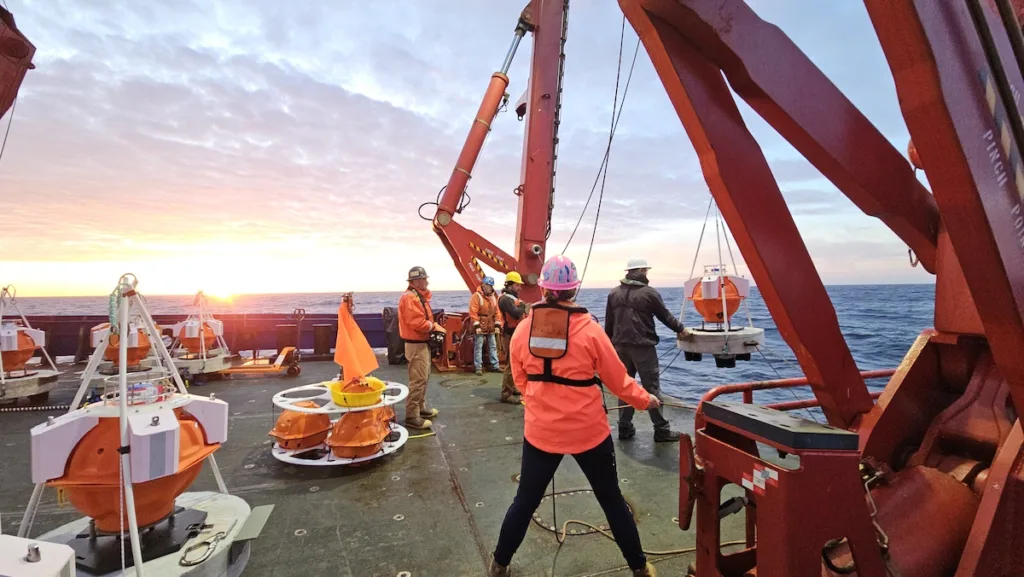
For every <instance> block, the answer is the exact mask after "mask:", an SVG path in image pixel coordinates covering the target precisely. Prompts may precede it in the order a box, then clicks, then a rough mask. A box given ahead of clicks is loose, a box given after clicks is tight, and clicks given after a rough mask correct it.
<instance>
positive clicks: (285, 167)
mask: <svg viewBox="0 0 1024 577" xmlns="http://www.w3.org/2000/svg"><path fill="white" fill-rule="evenodd" d="M6 1H7V5H8V7H9V9H10V10H11V12H12V13H13V14H14V16H15V19H16V20H17V22H18V25H19V28H21V30H22V31H23V32H24V33H25V35H26V36H27V37H28V38H29V39H30V40H31V41H32V42H33V43H34V44H35V45H36V46H37V48H38V52H37V53H36V57H35V64H36V69H35V70H31V71H29V73H28V76H27V78H26V80H25V82H24V85H23V87H22V89H21V93H20V96H19V98H18V101H17V106H16V111H15V114H14V117H13V124H12V127H11V130H10V136H9V140H8V142H7V145H6V151H5V152H4V155H3V157H2V160H0V197H2V199H3V207H4V209H3V210H4V223H3V229H2V230H3V232H2V234H0V285H3V284H7V283H13V284H15V285H17V287H18V290H19V294H21V295H25V296H47V295H91V294H106V293H109V292H110V290H111V288H112V287H113V286H114V284H115V283H116V281H117V278H118V276H119V275H120V274H121V273H124V272H133V273H135V274H136V275H137V276H138V278H139V280H140V289H144V290H145V292H147V293H149V294H188V293H193V292H195V291H196V290H198V289H204V290H206V291H207V292H210V293H213V294H229V293H234V294H240V293H271V292H339V291H349V290H354V291H367V290H400V289H402V288H403V287H404V278H405V274H406V271H407V270H408V269H409V267H410V266H413V265H422V266H424V267H426V268H427V270H428V271H429V273H430V274H431V284H432V288H436V289H456V288H463V285H462V282H461V280H460V278H459V276H458V275H457V273H456V271H455V268H454V266H453V265H452V263H451V261H450V259H449V257H448V255H447V253H446V252H445V250H444V249H443V247H442V246H441V243H440V241H439V240H438V239H437V237H436V236H435V235H434V234H433V232H432V231H431V228H430V223H429V222H427V221H423V220H421V219H420V218H419V217H418V216H417V213H416V209H417V207H418V206H419V205H420V204H421V203H423V202H425V201H432V200H434V198H435V196H436V194H437V191H438V189H439V188H441V186H443V185H444V184H445V182H446V181H447V178H448V175H449V174H450V172H451V169H452V166H453V165H454V162H455V160H456V157H457V156H458V152H459V149H460V147H461V145H462V143H463V140H464V138H465V133H466V131H467V130H468V128H469V125H470V121H471V120H472V118H473V115H474V113H475V111H476V109H477V107H478V105H479V100H480V98H481V96H482V95H483V91H484V89H485V87H486V85H487V82H488V80H489V77H490V75H491V73H492V72H493V71H494V70H496V69H497V68H499V67H500V65H501V61H502V59H503V57H504V56H505V52H506V50H507V49H508V45H509V43H510V41H511V39H512V30H513V28H514V27H515V24H516V20H517V18H518V15H519V12H520V10H521V9H522V7H523V1H522V0H520V1H516V2H510V1H506V0H502V1H493V0H491V1H480V0H444V1H440V0H407V1H404V2H399V1H397V0H374V1H373V2H369V1H361V2H357V1H352V0H348V1H331V2H313V1H309V0H296V1H294V2H280V1H278V0H275V1H269V0H222V1H218V2H214V1H207V0H195V1H189V0H167V1H163V0H161V1H156V0H133V1H130V2H126V1H117V2H115V1H113V0H109V1H108V0H6ZM751 5H752V6H753V7H754V9H755V11H757V12H758V14H759V15H761V17H763V18H765V19H766V20H769V21H771V22H773V23H775V24H777V25H778V26H779V27H781V28H782V29H783V30H784V31H786V32H787V33H788V34H789V35H790V37H791V38H792V39H793V40H794V41H795V42H796V44H797V45H798V46H799V47H801V48H802V49H803V50H804V51H805V52H806V53H807V54H808V55H809V56H810V58H811V59H812V60H813V61H814V62H815V63H816V64H817V65H818V66H819V67H820V68H821V69H822V70H823V71H824V72H825V73H826V74H827V75H828V76H829V77H830V78H831V79H832V80H833V82H835V84H836V85H837V86H838V87H839V88H840V89H841V90H842V91H843V92H845V93H846V94H847V96H848V97H849V98H850V99H851V100H852V101H853V103H854V104H856V105H857V106H858V107H859V108H860V109H861V110H862V111H863V112H864V113H865V114H866V115H867V116H868V117H869V118H870V119H871V120H872V121H873V122H874V123H875V124H876V125H877V126H878V127H879V129H880V130H881V131H882V132H883V133H884V134H885V136H886V137H887V138H889V140H890V141H892V142H893V143H894V144H895V145H896V146H897V148H898V149H899V150H901V151H902V150H905V148H906V143H907V139H908V134H907V130H906V128H905V126H904V122H903V119H902V116H901V114H900V110H899V107H898V103H897V99H896V93H895V89H894V87H893V82H892V77H891V75H890V74H889V72H888V68H887V66H886V63H885V60H884V57H883V54H882V51H881V49H880V48H879V46H878V43H877V40H876V39H875V37H874V33H873V30H872V28H871V25H870V22H869V20H868V17H867V14H866V13H865V10H864V7H863V4H862V3H861V2H854V1H829V2H822V1H821V0H760V1H757V2H751ZM621 18H622V14H621V12H620V11H619V9H618V7H617V5H616V3H615V2H610V1H604V0H602V1H598V0H574V1H573V2H572V8H571V10H570V14H569V32H568V34H569V40H568V43H567V45H566V53H567V57H566V71H565V84H564V97H563V118H562V120H563V123H562V126H561V128H560V138H561V142H560V145H559V160H558V176H557V191H556V197H555V202H556V206H555V212H554V222H553V232H552V235H551V242H550V244H549V251H550V252H551V253H554V252H558V251H560V250H561V249H562V247H563V246H564V244H565V241H566V239H567V238H568V235H569V232H570V231H571V230H572V227H573V225H574V224H575V222H576V219H577V218H578V217H579V214H580V211H581V209H582V207H583V202H584V201H585V199H586V197H587V194H588V193H589V191H590V187H591V184H592V182H593V180H594V177H595V174H596V171H597V168H598V164H599V162H600V160H601V157H602V155H603V153H604V146H605V143H606V141H607V137H608V134H607V133H608V124H609V116H610V114H611V106H612V95H613V91H614V84H615V74H616V57H617V53H618V40H619V30H620V25H621ZM635 43H636V35H635V34H634V33H633V31H632V30H631V29H630V28H629V26H628V24H627V28H626V41H625V44H626V47H627V48H626V51H627V55H626V60H627V62H628V60H629V57H631V56H632V50H633V47H634V46H635ZM531 44H532V43H531V42H530V41H529V40H527V41H525V42H524V43H523V46H522V47H521V48H520V51H519V54H518V56H517V59H516V62H515V64H514V65H513V67H512V70H511V71H510V74H509V76H510V78H511V85H510V88H509V92H510V93H511V94H512V98H513V100H515V99H518V97H519V96H520V95H521V94H522V92H523V90H524V88H525V85H526V80H527V78H526V76H527V69H528V62H529V53H530V48H531ZM623 74H625V71H624V73H623ZM741 109H742V110H743V112H744V116H745V119H746V120H747V122H748V125H749V127H750V128H751V130H752V131H753V132H754V134H755V136H756V137H757V138H758V141H759V142H760V143H761V145H762V147H763V149H764V152H765V155H766V156H767V158H768V159H769V162H770V164H771V166H772V169H773V171H774V173H775V176H776V178H777V179H778V180H779V183H780V185H781V187H782V189H783V192H784V194H785V196H786V197H787V200H788V201H789V203H790V207H791V210H792V212H793V214H794V216H795V218H796V221H797V224H798V226H799V227H800V229H801V231H802V233H803V234H804V238H805V239H806V242H807V244H808V246H809V249H810V252H811V254H812V256H813V257H814V259H815V263H816V265H817V267H818V270H819V272H820V274H821V276H822V278H823V279H824V281H825V282H826V284H850V283H865V284H868V283H888V282H893V283H903V282H931V278H932V277H930V276H929V275H928V274H927V273H925V272H924V271H923V270H921V269H920V268H916V269H915V268H911V267H910V266H909V264H908V259H907V249H906V246H905V245H904V244H903V243H902V242H900V240H899V239H898V238H897V237H896V236H895V235H894V234H893V233H891V232H890V231H889V230H888V229H887V228H885V227H884V226H883V225H882V224H881V223H880V222H879V221H877V220H875V219H873V218H870V217H867V216H864V215H863V214H862V213H860V212H859V211H858V210H857V209H856V207H854V205H853V204H852V203H851V202H849V201H848V200H847V199H846V198H845V197H844V196H842V195H841V194H840V193H839V192H838V191H837V190H836V189H835V188H834V187H833V186H832V185H831V184H830V183H828V181H826V180H825V179H824V178H823V177H822V176H821V175H820V174H819V173H818V172H817V171H816V170H815V169H814V168H813V167H812V166H811V165H810V164H808V163H807V162H806V161H804V160H803V159H802V158H801V157H800V156H799V155H798V154H797V153H796V151H795V150H794V149H793V148H791V147H790V146H789V145H788V144H786V143H785V142H784V141H783V140H782V138H781V137H780V136H778V135H777V134H776V133H775V132H774V131H773V130H772V129H770V128H769V127H768V126H767V124H766V123H764V122H763V121H762V120H761V119H760V117H758V116H756V114H754V113H753V112H751V111H750V110H749V109H748V108H746V107H745V105H742V104H741ZM7 122H8V118H7V117H5V118H3V120H2V121H0V130H3V129H5V128H6V126H7ZM523 129H524V123H522V122H519V121H518V120H517V119H516V117H515V114H514V113H512V112H511V111H510V112H508V113H505V114H502V115H500V116H499V117H498V119H497V120H496V121H495V123H494V130H493V132H492V133H491V135H490V137H489V139H488V142H487V145H486V146H485V148H484V153H483V156H482V158H481V159H480V161H479V162H478V163H477V166H476V168H475V170H474V178H473V180H472V182H471V184H470V188H469V191H470V194H471V195H472V203H471V205H470V206H469V208H467V209H466V211H465V212H464V213H463V214H462V215H460V216H459V217H458V218H459V219H460V222H462V223H464V224H466V225H467V226H469V227H471V228H473V229H475V230H477V231H478V232H480V233H481V234H483V235H484V236H485V237H487V238H489V239H490V240H492V241H494V242H495V243H496V244H498V245H499V246H501V247H503V248H505V249H506V250H507V251H509V252H511V251H512V249H513V243H514V240H513V234H514V232H515V217H516V198H515V196H514V195H513V193H512V190H513V189H514V188H515V187H516V186H517V185H518V184H519V169H520V155H521V152H522V133H523ZM0 134H2V132H0ZM707 200H708V192H707V187H706V184H705V182H704V179H703V176H702V174H701V172H700V168H699V165H698V161H697V157H696V155H695V154H694V151H693V147H692V145H691V144H690V142H689V140H688V139H687V138H686V135H685V133H684V131H683V129H682V126H681V124H680V122H679V120H678V117H677V116H676V115H675V113H674V112H673V110H672V108H671V105H670V103H669V100H668V97H667V96H666V95H665V92H664V89H663V88H662V86H661V83H660V81H659V80H658V78H657V76H656V75H655V73H654V69H653V67H652V65H651V63H650V60H649V58H648V56H647V54H646V52H645V51H644V50H643V48H642V47H641V48H640V55H639V57H638V58H637V64H636V70H635V72H634V77H633V80H632V84H631V85H630V89H629V93H628V96H627V101H626V104H625V111H624V112H623V115H622V119H621V122H620V124H619V127H618V131H617V133H616V137H615V142H614V144H613V148H612V154H611V161H610V168H609V174H608V181H607V188H606V192H605V202H604V205H603V208H602V212H601V222H600V225H599V227H598V230H597V235H596V244H595V247H594V254H593V256H592V262H591V264H590V270H589V272H588V273H587V279H588V285H589V286H591V287H595V286H611V285H612V284H613V283H614V282H615V281H616V280H617V279H618V278H619V277H620V276H621V269H622V268H623V264H624V262H625V260H626V259H627V258H628V257H630V256H633V255H638V256H644V257H646V258H647V259H648V260H649V261H651V262H652V264H653V266H654V267H655V269H654V271H653V272H652V277H653V278H655V279H657V282H656V284H657V285H658V286H671V285H676V286H679V285H681V284H682V282H683V281H684V280H685V279H686V277H687V273H688V272H689V271H690V266H691V263H692V261H693V259H694V250H695V248H696V244H697V238H698V235H699V233H700V229H701V224H702V222H703V218H704V211H705V207H706V203H707ZM592 222H593V206H592V207H591V209H590V212H589V213H588V215H587V217H586V218H585V219H584V225H583V227H582V228H581V231H580V233H579V234H578V235H577V238H576V240H574V241H573V244H572V246H571V247H570V249H569V251H568V252H567V254H568V256H570V257H572V258H574V259H577V260H578V261H580V262H582V260H583V259H584V258H585V256H586V250H587V245H588V242H589V239H590V236H591V226H592ZM713 247H714V244H713V242H712V243H711V244H710V245H709V244H708V241H707V240H706V241H705V249H704V250H703V251H702V254H701V258H700V259H698V266H699V264H702V263H704V262H708V263H710V262H712V261H713V260H714V259H715V258H717V257H716V256H715V255H714V254H713V252H714V251H713V250H709V248H710V249H713ZM737 257H739V255H737ZM741 272H746V271H745V269H742V267H741Z"/></svg>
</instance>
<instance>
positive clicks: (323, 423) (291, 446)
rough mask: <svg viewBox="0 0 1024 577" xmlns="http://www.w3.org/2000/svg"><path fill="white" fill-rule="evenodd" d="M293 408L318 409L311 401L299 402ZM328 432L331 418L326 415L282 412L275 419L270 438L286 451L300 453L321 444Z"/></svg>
mask: <svg viewBox="0 0 1024 577" xmlns="http://www.w3.org/2000/svg"><path fill="white" fill-rule="evenodd" d="M295 406H296V407H302V408H306V409H315V408H317V407H319V405H317V404H316V403H315V402H313V401H300V402H298V403H295ZM330 431H331V417H330V415H328V414H326V413H303V412H300V411H284V412H283V413H281V416H280V417H278V418H277V422H276V423H275V424H274V428H273V429H272V430H271V431H270V436H271V437H273V438H274V439H275V440H277V444H278V445H279V446H280V447H281V448H282V449H285V450H286V451H302V450H305V449H311V448H313V447H315V446H317V445H319V444H321V443H323V442H324V441H325V440H327V435H328V433H330Z"/></svg>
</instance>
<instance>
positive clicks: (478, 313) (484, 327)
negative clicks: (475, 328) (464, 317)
mask: <svg viewBox="0 0 1024 577" xmlns="http://www.w3.org/2000/svg"><path fill="white" fill-rule="evenodd" d="M470 312H471V313H472V316H473V318H474V320H476V321H477V322H478V323H480V330H481V331H483V332H484V333H493V332H494V326H495V324H496V321H497V317H498V298H497V296H496V295H495V294H494V293H491V294H490V295H484V294H483V293H482V292H479V291H478V292H475V293H473V302H472V303H471V305H470Z"/></svg>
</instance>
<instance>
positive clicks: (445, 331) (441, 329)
mask: <svg viewBox="0 0 1024 577" xmlns="http://www.w3.org/2000/svg"><path fill="white" fill-rule="evenodd" d="M434 331H435V332H438V333H441V334H445V335H446V334H448V329H446V328H444V327H442V326H441V325H439V324H437V323H434Z"/></svg>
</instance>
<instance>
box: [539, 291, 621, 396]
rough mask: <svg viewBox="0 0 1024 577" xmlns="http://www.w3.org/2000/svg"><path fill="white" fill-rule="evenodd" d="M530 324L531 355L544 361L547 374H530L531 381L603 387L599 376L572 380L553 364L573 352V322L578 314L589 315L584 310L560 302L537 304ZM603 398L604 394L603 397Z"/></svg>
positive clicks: (569, 385)
mask: <svg viewBox="0 0 1024 577" xmlns="http://www.w3.org/2000/svg"><path fill="white" fill-rule="evenodd" d="M530 314H531V315H533V320H532V321H531V324H530V354H531V355H533V356H535V357H537V358H539V359H543V360H544V372H543V373H538V374H527V375H526V380H527V381H540V382H545V383H554V384H556V385H565V386H567V387H593V386H600V385H601V379H599V378H597V376H594V377H591V378H589V379H569V378H566V377H560V376H558V375H556V374H554V373H553V372H552V369H551V365H552V362H553V361H555V360H556V359H560V358H562V357H564V356H565V354H566V352H567V351H568V350H569V321H570V320H571V319H572V315H574V314H589V313H588V311H587V309H585V308H583V307H568V306H565V305H561V304H558V303H545V304H539V305H534V307H533V309H532V312H531V313H530ZM602 396H603V395H602Z"/></svg>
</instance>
